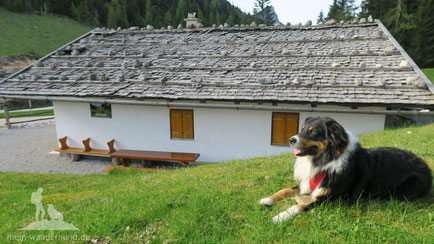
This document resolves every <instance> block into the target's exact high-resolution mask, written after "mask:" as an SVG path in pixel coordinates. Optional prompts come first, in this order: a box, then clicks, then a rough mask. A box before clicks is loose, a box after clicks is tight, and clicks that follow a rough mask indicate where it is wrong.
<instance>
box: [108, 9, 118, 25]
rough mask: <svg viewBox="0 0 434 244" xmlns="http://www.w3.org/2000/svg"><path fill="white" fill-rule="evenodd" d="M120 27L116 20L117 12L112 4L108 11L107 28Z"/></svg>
mask: <svg viewBox="0 0 434 244" xmlns="http://www.w3.org/2000/svg"><path fill="white" fill-rule="evenodd" d="M117 26H118V24H117V20H116V12H115V10H114V9H113V6H111V5H110V4H109V5H108V10H107V27H108V28H116V27H117Z"/></svg>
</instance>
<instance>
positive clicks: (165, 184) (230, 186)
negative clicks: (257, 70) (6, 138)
mask: <svg viewBox="0 0 434 244" xmlns="http://www.w3.org/2000/svg"><path fill="white" fill-rule="evenodd" d="M409 131H411V133H409ZM433 138H434V124H431V125H427V126H422V127H410V128H402V129H398V130H387V131H385V132H379V133H373V134H369V135H363V136H361V138H360V141H361V143H362V145H363V146H364V147H376V146H393V147H399V148H403V149H406V150H409V151H412V152H414V153H416V154H417V155H419V156H420V157H422V158H423V159H425V160H426V161H427V163H428V164H429V165H430V167H431V168H433V167H434V148H433V144H434V141H433V140H434V139H433ZM293 161H294V157H293V156H292V155H279V156H272V157H264V158H252V159H248V160H236V161H231V162H225V163H221V164H213V165H205V166H200V167H192V168H188V169H180V170H173V171H166V172H157V173H146V172H142V171H140V172H139V171H134V170H124V171H114V172H112V173H111V174H110V175H87V176H76V175H43V174H23V173H21V174H19V173H0V202H1V204H0V223H3V224H2V225H0V242H11V238H14V237H16V236H18V237H21V238H26V240H31V238H35V237H37V236H41V235H42V236H45V235H53V232H49V231H38V232H32V231H27V232H23V231H21V230H20V229H21V228H23V227H25V226H27V225H28V224H30V223H31V222H33V221H34V220H35V219H34V218H35V217H34V213H35V206H34V205H33V204H31V203H30V196H31V193H32V192H35V191H36V190H37V189H38V187H43V189H44V191H43V194H42V195H43V199H42V203H43V206H44V207H45V208H46V207H47V205H48V204H53V205H54V207H55V209H56V210H57V211H59V212H61V213H62V214H63V216H64V221H65V222H67V223H72V224H73V225H74V226H76V227H77V228H78V229H79V231H62V232H56V231H55V232H54V236H59V235H62V236H68V235H76V236H78V237H80V238H83V237H84V238H85V239H80V240H79V242H84V241H86V240H89V239H97V238H101V240H105V241H109V240H113V241H114V243H136V242H138V243H142V242H143V243H146V242H147V241H154V242H155V243H159V242H165V243H168V242H177V243H255V242H265V243H270V242H276V243H288V242H291V243H299V242H302V243H304V242H309V243H311V242H313V243H316V242H321V243H322V242H324V243H348V242H349V243H379V242H381V243H396V242H398V243H401V242H402V243H407V242H409V243H433V241H434V237H433V229H432V227H433V222H432V214H433V212H434V204H433V203H434V202H433V200H434V198H433V196H434V189H432V190H431V193H430V195H429V196H426V197H424V198H422V199H418V200H416V201H413V202H405V201H396V200H391V201H380V200H371V201H368V200H360V202H358V204H357V205H353V206H348V205H347V204H345V203H344V202H333V203H326V204H323V205H321V206H319V207H317V208H315V209H313V210H311V211H309V212H306V213H303V214H301V215H300V216H297V217H296V218H294V219H293V220H290V221H288V222H285V223H283V224H278V225H276V224H273V223H272V222H271V218H272V217H273V216H275V215H276V214H278V213H279V212H281V211H283V210H284V209H286V208H288V207H289V206H291V205H293V204H295V201H294V200H291V199H287V200H285V201H281V202H279V203H278V204H276V205H275V206H273V207H263V206H259V204H258V200H259V199H260V198H262V197H264V196H267V195H269V194H271V193H273V192H276V191H277V190H279V189H281V188H284V187H289V186H294V185H295V182H294V179H293ZM71 163H73V162H71ZM47 218H48V217H47ZM22 236H24V237H22ZM4 240H6V241H4ZM53 242H54V241H53ZM56 242H60V241H56ZM66 242H68V241H66ZM32 243H33V242H32ZM40 243H45V241H40Z"/></svg>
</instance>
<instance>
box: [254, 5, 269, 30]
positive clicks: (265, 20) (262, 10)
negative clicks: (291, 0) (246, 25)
mask: <svg viewBox="0 0 434 244" xmlns="http://www.w3.org/2000/svg"><path fill="white" fill-rule="evenodd" d="M253 13H254V15H255V16H256V18H257V19H256V21H257V22H258V23H262V24H266V25H273V24H274V21H273V15H272V13H271V5H270V0H256V2H255V8H254V9H253Z"/></svg>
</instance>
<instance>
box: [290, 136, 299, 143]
mask: <svg viewBox="0 0 434 244" xmlns="http://www.w3.org/2000/svg"><path fill="white" fill-rule="evenodd" d="M289 142H290V143H291V144H295V143H297V137H295V136H293V137H291V138H289Z"/></svg>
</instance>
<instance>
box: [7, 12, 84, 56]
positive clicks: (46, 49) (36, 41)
mask: <svg viewBox="0 0 434 244" xmlns="http://www.w3.org/2000/svg"><path fill="white" fill-rule="evenodd" d="M0 18H1V19H2V20H3V21H2V22H0V37H1V41H0V56H13V55H19V54H23V55H29V54H30V55H38V56H43V55H46V54H48V53H50V52H51V51H54V50H55V49H57V48H59V47H61V46H62V45H64V44H66V43H68V42H70V41H72V40H73V39H75V38H77V37H79V36H80V35H82V34H84V33H86V32H88V31H90V30H91V29H92V27H89V26H85V25H82V24H79V23H77V22H76V21H73V20H71V19H68V18H66V17H57V16H53V15H47V16H38V15H30V14H20V13H15V12H11V11H9V10H6V9H5V8H0Z"/></svg>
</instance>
